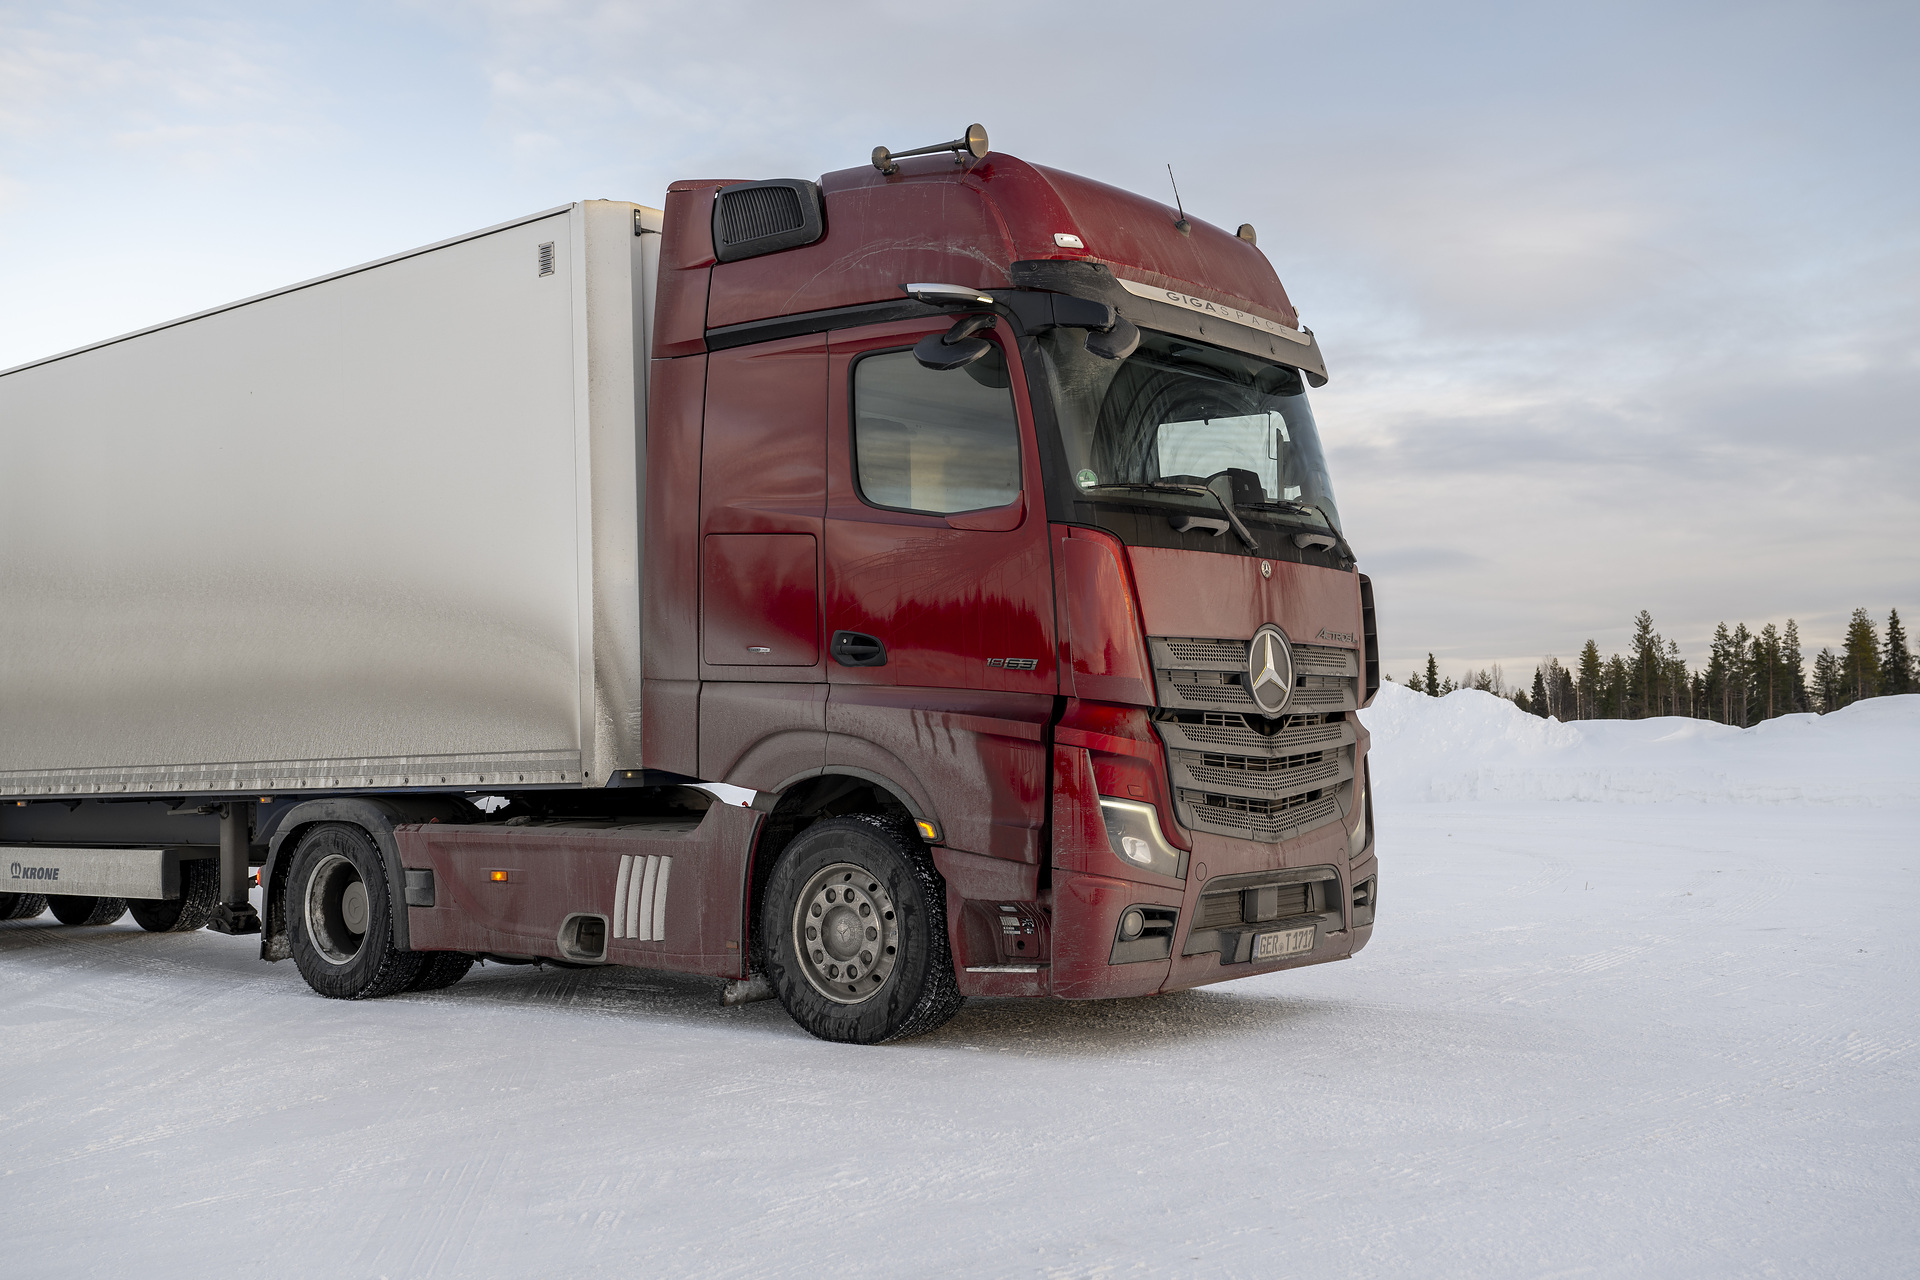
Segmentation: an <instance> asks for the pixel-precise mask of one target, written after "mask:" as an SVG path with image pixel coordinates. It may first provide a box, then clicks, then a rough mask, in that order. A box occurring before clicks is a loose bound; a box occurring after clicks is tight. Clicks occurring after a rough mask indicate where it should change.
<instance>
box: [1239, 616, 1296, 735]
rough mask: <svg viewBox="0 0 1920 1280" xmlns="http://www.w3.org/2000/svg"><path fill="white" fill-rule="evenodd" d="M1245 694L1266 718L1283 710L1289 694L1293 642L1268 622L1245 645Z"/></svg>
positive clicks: (1290, 688)
mask: <svg viewBox="0 0 1920 1280" xmlns="http://www.w3.org/2000/svg"><path fill="white" fill-rule="evenodd" d="M1247 694H1248V696H1250V697H1251V698H1252V699H1253V705H1254V706H1256V707H1258V708H1259V709H1260V714H1261V715H1263V716H1267V717H1268V718H1272V717H1274V716H1277V715H1279V714H1280V713H1281V712H1282V711H1285V710H1286V709H1287V700H1288V699H1290V698H1292V697H1293V646H1292V645H1290V644H1288V643H1287V637H1286V634H1285V633H1284V632H1282V631H1281V630H1280V628H1278V627H1276V626H1274V625H1273V624H1272V623H1271V622H1269V623H1268V624H1267V625H1266V626H1264V627H1262V628H1260V629H1259V630H1258V631H1256V632H1254V633H1253V641H1252V643H1251V644H1249V645H1248V646H1247Z"/></svg>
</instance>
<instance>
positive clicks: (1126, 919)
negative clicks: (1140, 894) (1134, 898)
mask: <svg viewBox="0 0 1920 1280" xmlns="http://www.w3.org/2000/svg"><path fill="white" fill-rule="evenodd" d="M1146 928H1147V917H1146V915H1145V914H1144V913H1143V912H1142V911H1141V910H1140V908H1138V907H1128V908H1127V909H1126V910H1125V911H1124V912H1122V913H1121V915H1120V938H1121V940H1122V941H1123V942H1132V941H1133V940H1134V939H1135V938H1137V937H1139V936H1140V935H1141V934H1142V933H1144V932H1145V931H1146Z"/></svg>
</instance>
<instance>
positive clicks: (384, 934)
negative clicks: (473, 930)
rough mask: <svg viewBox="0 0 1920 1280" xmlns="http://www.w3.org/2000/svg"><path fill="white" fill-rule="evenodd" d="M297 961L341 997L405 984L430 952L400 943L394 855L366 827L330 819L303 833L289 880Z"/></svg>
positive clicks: (370, 995)
mask: <svg viewBox="0 0 1920 1280" xmlns="http://www.w3.org/2000/svg"><path fill="white" fill-rule="evenodd" d="M286 894H287V896H286V921H287V934H288V940H289V942H290V943H291V944H292V949H293V963H294V965H295V966H296V967H297V968H298V969H299V970H300V976H301V977H303V978H305V979H306V980H307V985H308V986H310V987H312V988H313V989H314V990H315V991H317V992H319V993H320V994H321V995H323V996H326V997H328V998H329V999H333V1000H374V999H378V998H379V997H381V996H390V995H393V994H394V993H395V992H398V991H404V990H406V989H407V985H408V984H409V983H411V982H412V981H413V980H414V978H415V977H417V976H418V975H419V972H420V962H421V961H422V960H424V959H425V958H426V957H425V956H424V955H422V954H421V953H419V952H414V951H402V950H400V949H399V948H398V947H396V946H395V945H394V944H393V895H392V893H391V892H390V891H389V886H388V884H387V864H386V859H385V858H383V857H381V856H380V850H379V849H378V847H376V846H375V845H374V843H373V837H371V836H369V835H368V834H367V833H366V832H365V831H363V830H361V829H360V828H359V827H355V826H349V825H348V824H346V823H344V822H326V823H322V824H320V825H319V826H317V827H314V828H312V829H310V830H309V831H308V832H307V833H306V834H305V835H303V836H302V837H301V838H300V847H299V848H298V849H297V850H295V852H294V855H293V865H292V867H291V868H290V869H289V870H288V872H287V880H286Z"/></svg>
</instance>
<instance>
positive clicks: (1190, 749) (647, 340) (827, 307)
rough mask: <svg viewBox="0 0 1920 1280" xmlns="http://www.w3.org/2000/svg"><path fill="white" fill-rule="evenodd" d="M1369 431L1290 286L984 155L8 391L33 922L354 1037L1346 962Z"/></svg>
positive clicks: (15, 728)
mask: <svg viewBox="0 0 1920 1280" xmlns="http://www.w3.org/2000/svg"><path fill="white" fill-rule="evenodd" d="M1325 380H1326V372H1325V366H1324V364H1323V361H1322V358H1321V354H1320V350H1319V347H1318V345H1317V343H1316V341H1315V339H1314V337H1313V334H1312V333H1311V332H1310V331H1309V330H1307V329H1305V328H1304V327H1303V326H1302V325H1301V324H1300V322H1299V319H1298V315H1297V313H1296V311H1295V309H1294V306H1293V304H1292V303H1291V302H1290V301H1289V299H1288V297H1287V294H1286V292H1285V290H1284V289H1283V288H1282V287H1281V284H1280V281H1279V279H1278V278H1277V276H1276V275H1275V272H1274V269H1273V267H1272V266H1271V265H1270V264H1269V263H1268V261H1267V259H1266V257H1265V256H1264V255H1263V254H1262V253H1261V251H1260V250H1259V249H1258V248H1257V247H1256V244H1255V237H1254V232H1253V229H1252V228H1251V227H1250V226H1242V227H1241V228H1240V229H1239V231H1238V232H1237V233H1233V232H1228V231H1225V230H1222V229H1219V228H1216V227H1213V226H1209V225H1208V224H1206V223H1204V222H1201V221H1198V220H1194V219H1188V218H1186V217H1185V216H1184V214H1183V213H1182V212H1180V211H1178V210H1176V209H1171V208H1168V207H1166V206H1164V205H1162V204H1160V203H1158V202H1156V201H1153V200H1149V199H1146V198H1143V197H1140V196H1137V195H1133V194H1130V193H1127V192H1124V191H1120V190H1117V189H1115V188H1113V187H1110V186H1106V185H1103V184H1101V183H1098V182H1095V181H1092V180H1089V179H1086V178H1081V177H1076V176H1073V175H1071V174H1067V173H1063V172H1060V171H1058V170H1053V169H1048V168H1044V167H1041V166H1039V165H1034V164H1030V163H1027V162H1025V161H1022V160H1018V159H1016V158H1014V157H1012V156H1008V155H1003V154H998V153H990V152H989V151H988V150H987V147H986V140H985V135H984V133H983V132H981V131H980V130H979V129H978V126H975V127H974V128H973V129H970V130H969V131H968V135H967V136H966V137H965V138H962V139H959V140H956V141H955V142H954V143H951V144H945V145H944V146H943V147H936V148H923V149H921V150H920V151H919V152H915V153H907V154H903V155H898V156H896V155H891V154H889V153H887V152H886V151H885V149H879V150H876V152H875V153H874V158H873V163H872V164H871V165H868V166H864V167H861V168H856V169H848V170H843V171H841V172H838V173H831V174H828V175H826V176H825V177H823V178H822V179H820V181H818V182H811V181H804V180H797V179H795V180H788V179H782V180H775V181H735V180H698V181H685V182H676V183H674V184H673V185H672V186H671V187H670V188H669V190H668V193H667V198H666V204H665V208H664V210H661V211H656V210H652V209H648V208H645V207H643V206H638V205H632V204H625V203H621V202H613V201H587V202H582V203H580V204H576V205H570V206H566V207H563V208H561V209H557V210H551V211H548V212H546V213H543V214H539V215H534V216H533V217H530V218H526V219H521V220H518V221H516V222H512V223H508V224H504V225H503V226H500V227H493V228H489V229H487V230H485V231H482V232H477V233H474V234H473V235H471V236H464V237H459V238H456V239H455V240H451V241H447V242H444V243H443V244H440V245H434V246H429V247H428V248H426V249H422V250H417V251H414V252H412V253H408V254H401V255H397V256H396V257H394V258H391V259H384V260H382V261H380V262H377V263H372V264H368V265H367V266H364V267H359V268H354V269H353V270H351V271H346V272H340V273H337V274H336V275H333V276H328V277H323V278H321V279H319V280H315V281H308V282H306V283H304V284H302V285H297V286H293V287H291V288H289V289H285V290H279V291H275V292H274V293H271V294H266V295H262V296H261V297H259V298H253V299H248V300H246V301H244V302H241V303H236V304H234V305H232V306H230V307H223V308H217V309H215V310H214V311H211V312H206V313H202V314H201V315H198V316H193V317H188V318H187V319H185V320H182V321H177V322H173V323H172V324H168V325H161V326H156V327H155V328H153V329H150V330H144V331H142V332H140V333H137V334H132V335H128V336H126V337H124V338H119V339H114V340H112V341H110V342H106V343H101V344H96V345H95V346H92V347H88V348H83V349H81V350H80V351H77V352H69V353H67V354H65V355H63V356H58V357H54V358H51V359H49V360H45V361H39V362H35V363H34V364H31V365H27V366H22V367H21V368H18V369H14V370H9V371H7V372H6V373H4V374H0V432H3V433H4V439H5V442H6V449H7V456H8V458H9V467H8V468H7V471H6V479H5V481H4V488H5V492H4V494H0V497H3V498H4V500H5V502H4V511H0V590H4V593H5V598H6V600H7V609H6V611H5V620H4V622H0V627H3V628H4V644H5V650H4V657H0V695H3V696H4V701H0V795H4V796H5V797H6V800H7V802H8V803H7V804H6V806H5V808H4V809H0V845H4V846H5V847H4V848H0V870H5V871H6V872H7V875H6V877H5V878H4V879H3V880H0V919H4V918H11V919H14V920H29V919H34V918H36V917H38V916H39V915H40V914H41V913H42V912H43V911H45V910H48V909H51V910H52V911H53V912H54V914H55V916H56V917H57V918H58V919H59V920H60V921H61V922H63V923H67V924H80V925H86V924H93V925H98V924H102V923H107V922H111V921H112V920H115V919H118V918H119V917H120V916H121V915H122V914H123V913H124V912H126V911H127V910H129V909H131V910H132V912H133V915H134V918H135V919H136V920H137V921H138V922H139V923H140V924H141V925H142V926H144V927H146V928H148V929H155V930H178V929H190V928H198V927H201V926H202V925H210V926H212V927H214V928H216V929H220V930H222V931H225V932H228V933H235V934H245V933H253V932H258V933H259V934H260V935H261V952H262V955H263V956H264V957H265V958H266V959H269V960H279V959H286V958H291V959H292V960H293V961H294V962H295V963H296V964H297V965H298V967H299V969H300V971H301V973H302V974H303V975H304V976H305V978H306V980H307V981H308V983H309V984H310V985H311V986H312V987H313V989H314V990H316V991H318V992H320V993H321V994H323V995H327V996H333V997H344V998H365V997H372V996H381V995H387V994H391V993H396V992H401V991H407V990H423V989H432V988H437V987H442V986H445V985H447V984H449V983H451V982H454V981H456V980H458V979H459V978H460V977H461V976H462V975H463V974H465V973H466V972H467V970H468V968H469V967H470V966H471V965H472V964H473V963H474V962H475V961H476V960H494V961H504V962H508V963H528V962H536V963H552V964H562V965H580V966H590V965H602V964H613V965H633V966H641V967H646V968H656V969H667V970H676V971H680V972H686V973H695V974H707V975H714V976H717V977H723V978H728V979H732V980H734V981H733V983H732V984H731V986H730V987H729V998H751V997H753V996H756V995H760V994H766V993H768V992H770V993H771V994H773V995H776V996H777V997H778V998H779V999H780V1000H781V1001H782V1002H783V1003H784V1004H785V1006H786V1008H787V1009H788V1010H789V1012H790V1013H791V1014H792V1015H793V1016H794V1018H795V1019H796V1020H797V1021H798V1022H799V1023H800V1024H801V1025H802V1026H803V1027H805V1028H806V1029H807V1030H808V1031H810V1032H812V1033H813V1034H815V1035H817V1036H821V1037H824V1038H827V1039H831V1040H840V1041H852V1042H860V1043H873V1042H878V1041H883V1040H888V1039H892V1038H896V1037H900V1036H904V1035H909V1034H914V1033H917V1032H920V1031H925V1030H927V1029H929V1028H932V1027H934V1026H937V1025H939V1024H940V1023H941V1022H943V1021H945V1020H946V1019H947V1018H948V1017H950V1016H951V1015H952V1014H953V1012H954V1011H955V1010H956V1009H957V1008H958V1007H959V1005H960V1003H961V1001H962V1000H963V999H964V998H965V997H966V996H969V995H981V996H1015V995H1020V996H1051V997H1055V998H1064V999H1089V998H1109V997H1122V996H1144V995H1150V994H1153V993H1156V992H1164V991H1173V990H1179V989H1183V988H1188V987H1195V986H1200V985H1203V984H1206V983H1213V982H1221V981H1225V980H1228V979H1231V978H1236V977H1244V976H1247V975H1250V974H1256V973H1264V972H1269V971H1272V970H1275V969H1280V968H1288V967H1293V966H1298V965H1305V964H1316V963H1321V962H1324V961H1329V960H1338V959H1344V958H1346V957H1348V956H1350V955H1352V954H1353V953H1354V952H1355V951H1357V950H1359V948H1360V947H1362V946H1364V945H1365V944H1366V942H1367V939H1368V937H1369V935H1370V933H1371V931H1372V924H1373V913H1374V903H1375V900H1376V880H1377V876H1376V863H1375V857H1374V849H1373V823H1372V820H1371V812H1370V803H1369V799H1368V788H1367V764H1366V748H1367V735H1366V731H1365V730H1364V729H1363V728H1362V727H1361V725H1360V723H1359V721H1358V719H1357V718H1356V716H1355V712H1356V711H1357V710H1358V709H1359V708H1361V707H1363V706H1365V705H1366V704H1367V702H1368V701H1369V700H1370V699H1371V697H1372V696H1373V694H1374V692H1375V689H1376V688H1377V684H1378V679H1379V668H1378V661H1377V647H1376V643H1375V631H1374V619H1373V602H1372V593H1371V587H1370V585H1369V583H1368V580H1367V578H1366V577H1365V576H1364V575H1361V574H1359V573H1358V572H1356V568H1355V563H1354V555H1353V552H1352V550H1351V549H1350V547H1349V545H1348V544H1347V542H1346V540H1345V538H1344V536H1343V530H1342V527H1341V524H1340V519H1339V514H1338V511H1337V508H1336V507H1335V504H1334V497H1333V491H1332V486H1331V483H1330V481H1329V478H1328V474H1327V469H1326V464H1325V461H1324V458H1323V456H1322V452H1321V446H1320V441H1319V435H1318V431H1317V428H1316V426H1315V423H1314V419H1313V416H1312V413H1311V411H1310V409H1309V407H1308V403H1307V395H1306V392H1307V388H1308V386H1309V385H1313V386H1318V385H1321V384H1323V383H1324V382H1325ZM188 495H192V496H191V497H189V496H188ZM256 876H257V883H258V884H259V885H260V886H261V889H262V892H261V901H262V903H263V906H262V907H261V909H260V910H259V911H258V912H257V913H256V910H255V908H254V907H253V906H252V905H251V904H250V898H249V892H248V889H249V885H250V884H251V883H253V882H254V881H255V879H256Z"/></svg>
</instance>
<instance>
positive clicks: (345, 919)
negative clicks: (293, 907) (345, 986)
mask: <svg viewBox="0 0 1920 1280" xmlns="http://www.w3.org/2000/svg"><path fill="white" fill-rule="evenodd" d="M305 896H306V917H307V918H306V925H307V937H308V938H309V939H310V940H312V942H313V949H314V950H315V951H317V952H319V953H320V956H321V958H322V959H324V960H325V961H326V962H327V963H328V964H336V965H344V964H350V963H351V962H352V961H353V958H354V957H355V956H357V955H359V954H360V948H361V946H362V945H363V944H364V943H365V942H366V937H367V923H368V918H369V915H370V912H369V904H368V902H367V885H366V881H364V880H362V879H361V878H360V871H359V868H357V867H355V866H354V865H353V863H352V862H351V861H350V860H348V859H347V858H345V857H342V856H341V855H340V854H337V853H331V854H328V855H327V856H326V857H324V858H322V859H321V860H320V861H319V863H318V864H316V865H315V866H314V868H313V871H312V872H311V873H309V874H308V876H307V891H306V895H305Z"/></svg>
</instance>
